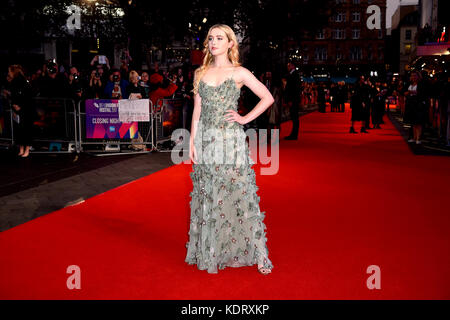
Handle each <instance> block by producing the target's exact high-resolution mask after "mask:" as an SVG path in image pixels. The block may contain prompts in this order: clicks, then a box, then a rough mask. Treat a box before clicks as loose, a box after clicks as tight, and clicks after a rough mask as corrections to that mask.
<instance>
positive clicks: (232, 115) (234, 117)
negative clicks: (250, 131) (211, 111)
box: [225, 109, 247, 124]
mask: <svg viewBox="0 0 450 320" xmlns="http://www.w3.org/2000/svg"><path fill="white" fill-rule="evenodd" d="M226 112H228V114H227V115H226V116H225V120H227V121H228V122H233V121H236V122H237V123H239V124H246V123H247V120H246V118H245V117H243V116H241V115H240V114H239V113H237V112H236V111H234V110H232V109H228V110H227V111H226Z"/></svg>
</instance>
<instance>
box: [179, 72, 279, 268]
mask: <svg viewBox="0 0 450 320" xmlns="http://www.w3.org/2000/svg"><path fill="white" fill-rule="evenodd" d="M198 92H199V95H200V97H201V112H200V119H199V124H198V129H197V132H196V136H195V137H194V145H195V148H196V151H197V157H198V158H197V163H194V164H193V165H192V166H193V171H192V172H191V173H190V176H191V179H192V184H193V190H192V192H191V193H190V196H191V201H190V208H191V217H190V230H189V241H188V242H187V243H186V247H187V255H186V259H185V262H187V263H188V264H196V265H197V267H198V269H200V270H207V272H209V273H218V269H224V268H225V267H241V266H251V265H255V264H259V265H263V266H264V267H265V268H270V269H272V268H273V265H272V262H271V261H270V260H269V258H268V250H267V246H266V241H267V239H266V237H265V235H266V232H265V231H264V230H265V229H266V226H265V225H264V223H263V220H264V216H265V215H264V213H265V212H264V211H263V212H261V211H260V208H259V201H260V198H259V196H258V195H257V194H256V191H257V190H258V187H257V186H256V183H255V172H254V170H253V169H252V168H251V166H252V165H253V164H254V161H253V160H252V158H251V157H250V155H249V149H248V146H247V143H246V134H245V132H244V130H243V126H242V125H241V124H239V123H237V122H235V121H233V122H228V121H227V120H225V116H226V110H227V109H233V110H235V111H237V101H238V99H239V96H240V88H238V87H237V85H236V83H235V81H234V79H233V77H232V76H231V77H230V78H228V79H227V80H225V81H223V82H222V83H221V84H219V85H217V86H211V85H208V84H206V83H205V82H203V81H202V80H200V83H199V88H198ZM218 150H219V151H218ZM220 150H222V152H220Z"/></svg>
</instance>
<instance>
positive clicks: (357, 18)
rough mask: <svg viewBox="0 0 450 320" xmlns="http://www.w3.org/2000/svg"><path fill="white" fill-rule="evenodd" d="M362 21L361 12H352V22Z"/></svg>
mask: <svg viewBox="0 0 450 320" xmlns="http://www.w3.org/2000/svg"><path fill="white" fill-rule="evenodd" d="M360 19H361V15H360V13H359V12H352V21H353V22H359V21H360Z"/></svg>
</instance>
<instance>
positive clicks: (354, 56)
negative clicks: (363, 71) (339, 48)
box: [350, 47, 362, 60]
mask: <svg viewBox="0 0 450 320" xmlns="http://www.w3.org/2000/svg"><path fill="white" fill-rule="evenodd" d="M350 59H351V60H361V59H362V49H361V47H351V48H350Z"/></svg>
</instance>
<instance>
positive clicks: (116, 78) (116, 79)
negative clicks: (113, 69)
mask: <svg viewBox="0 0 450 320" xmlns="http://www.w3.org/2000/svg"><path fill="white" fill-rule="evenodd" d="M113 81H114V82H117V81H119V76H118V75H117V74H115V75H113Z"/></svg>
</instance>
